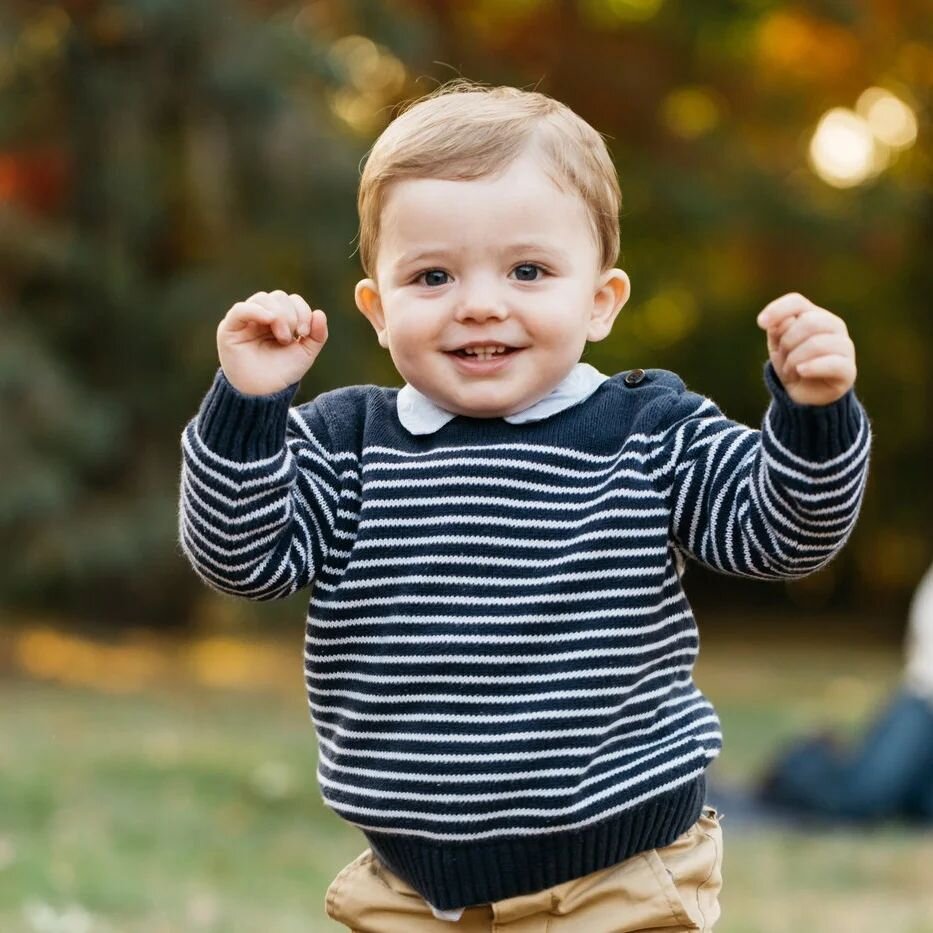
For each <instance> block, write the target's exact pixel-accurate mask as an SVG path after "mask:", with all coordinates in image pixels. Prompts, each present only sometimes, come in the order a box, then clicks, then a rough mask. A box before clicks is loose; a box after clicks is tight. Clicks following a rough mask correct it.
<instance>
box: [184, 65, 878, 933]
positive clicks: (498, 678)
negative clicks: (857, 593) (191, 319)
mask: <svg viewBox="0 0 933 933" xmlns="http://www.w3.org/2000/svg"><path fill="white" fill-rule="evenodd" d="M619 200H620V196H619V186H618V181H617V178H616V175H615V171H614V169H613V165H612V162H611V160H610V157H609V154H608V152H607V150H606V147H605V144H604V142H603V140H602V138H601V136H600V135H599V134H598V133H597V132H596V131H595V130H594V129H593V128H592V127H590V126H589V125H588V124H587V123H586V122H585V121H583V120H582V119H581V118H580V117H578V116H577V115H576V114H574V113H573V112H572V111H571V110H570V109H569V108H567V107H566V106H564V105H562V104H560V103H558V102H557V101H555V100H553V99H551V98H549V97H547V96H545V95H543V94H540V93H535V92H526V91H519V90H516V89H514V88H508V87H498V88H486V87H480V86H475V85H471V84H466V83H463V82H460V83H457V84H455V85H453V86H448V87H445V88H442V89H440V91H438V92H435V93H434V94H432V95H429V96H428V97H427V98H424V99H422V100H421V101H419V102H417V103H415V104H414V105H413V106H411V107H410V108H409V109H407V110H406V111H405V112H404V113H403V114H402V115H401V116H399V117H397V118H396V119H395V120H394V121H393V122H392V123H391V124H390V125H389V126H388V128H387V129H386V130H385V132H384V133H383V134H382V135H381V136H380V137H379V139H378V140H377V142H376V144H375V145H374V147H373V149H372V150H371V152H370V154H369V157H368V159H367V162H366V165H365V168H364V171H363V175H362V179H361V184H360V192H359V210H360V258H361V262H362V265H363V269H364V271H365V274H366V276H367V277H366V278H364V279H363V280H362V281H361V282H359V284H358V285H357V287H356V304H357V306H358V307H359V309H360V311H361V312H362V313H363V314H364V315H365V316H366V318H367V319H368V320H369V322H370V323H371V324H372V326H373V328H374V330H375V332H376V335H377V337H378V340H379V343H380V345H381V346H383V347H385V348H386V349H387V350H388V351H389V353H390V355H391V357H392V361H393V363H394V365H395V367H396V369H397V370H398V372H399V375H400V376H401V377H402V379H403V380H404V382H405V385H404V386H403V387H402V388H401V389H398V388H384V387H380V386H375V385H359V386H348V387H345V388H339V389H335V390H333V391H329V392H324V393H322V394H320V395H318V396H317V397H316V398H315V399H314V400H313V401H310V402H307V403H305V404H303V405H299V406H297V407H291V404H290V403H291V401H292V399H293V397H294V395H295V393H296V390H297V389H298V385H299V381H300V379H301V378H302V376H303V375H304V374H305V373H306V372H307V371H308V369H309V368H310V367H311V366H312V365H313V363H314V361H315V359H316V358H317V355H318V353H320V352H321V350H322V348H323V347H324V345H325V343H326V341H327V320H326V316H325V314H324V312H323V311H321V310H320V309H312V308H311V307H310V306H309V305H308V304H307V303H306V302H305V300H304V299H303V298H302V297H301V296H299V295H294V294H293V295H289V294H285V293H284V292H282V291H272V292H258V293H257V294H255V295H252V296H251V297H250V298H248V299H247V300H246V301H242V302H238V303H236V304H234V305H233V306H232V307H231V308H230V310H229V311H228V312H227V314H226V316H225V317H224V318H223V320H222V321H221V322H220V325H219V327H218V329H217V345H218V352H219V358H220V364H221V365H220V368H219V369H218V371H217V372H216V374H215V378H214V383H213V386H212V387H211V388H210V391H209V392H208V393H207V395H206V397H205V398H204V400H203V402H202V404H201V407H200V410H199V412H198V414H197V417H196V418H194V419H192V421H191V422H190V423H189V424H188V425H187V426H186V427H185V430H184V434H183V437H182V453H183V463H182V477H181V490H180V525H179V534H180V541H181V546H182V548H183V550H184V553H185V554H186V555H187V557H188V559H189V560H190V562H191V563H192V565H193V567H194V569H195V570H196V572H197V573H198V574H199V575H200V576H201V578H202V579H203V580H204V581H205V583H207V584H208V585H209V586H211V587H213V588H215V589H217V590H220V591H222V592H224V593H231V594H234V595H237V596H241V597H245V598H248V599H256V600H266V599H276V598H281V597H286V596H289V595H290V594H292V593H294V592H295V591H296V590H298V589H301V588H303V587H307V586H310V587H311V594H310V601H309V608H308V612H307V619H306V636H305V665H304V666H305V680H306V684H307V690H308V700H309V705H310V711H311V718H312V720H313V722H314V726H315V730H316V732H317V736H318V743H319V752H320V763H319V767H318V780H319V783H320V788H321V791H322V793H323V796H324V799H325V801H326V802H327V804H328V805H329V806H330V807H331V808H333V810H334V811H335V812H336V813H337V814H339V815H340V816H341V817H343V818H344V819H346V820H348V821H349V822H351V823H352V824H354V825H355V826H357V827H359V828H360V829H361V830H362V832H363V833H364V835H365V837H366V840H367V842H368V844H369V848H367V850H366V851H365V852H364V853H363V854H362V855H361V856H360V857H359V858H358V859H356V860H355V861H353V862H352V863H351V864H350V865H348V866H347V867H346V868H345V869H344V870H343V871H341V872H340V874H339V875H338V876H337V878H336V879H335V880H334V881H333V883H332V884H331V886H330V888H329V890H328V892H327V899H326V910H327V912H328V914H329V915H330V916H331V917H332V918H334V919H335V920H337V921H339V922H341V923H343V924H344V925H346V926H347V927H349V928H350V929H351V930H356V931H379V933H395V931H397V933H414V931H440V933H445V931H446V933H478V931H489V930H493V929H495V930H509V931H511V933H530V931H541V933H543V931H545V930H547V931H549V933H571V931H586V933H612V931H638V930H655V929H657V928H664V929H671V930H710V929H712V927H713V924H714V923H715V921H716V919H717V918H718V916H719V903H718V894H719V889H720V884H721V880H720V878H721V876H720V868H721V860H722V848H721V832H720V828H719V824H718V819H717V815H716V813H715V811H713V810H712V809H711V808H708V807H706V806H705V804H704V791H705V783H704V775H705V772H706V769H707V768H708V767H709V764H710V762H711V761H712V760H713V759H714V758H715V757H716V756H717V754H718V753H719V750H720V746H721V734H720V727H719V722H718V719H717V717H716V713H715V711H714V710H713V707H712V706H711V704H710V703H709V701H708V700H707V699H706V698H705V697H704V696H703V694H702V693H701V692H700V691H699V690H698V689H697V687H696V686H695V684H694V683H693V680H692V676H691V674H692V670H693V665H694V661H695V660H696V657H697V650H698V636H697V627H696V624H695V621H694V618H693V614H692V612H691V608H690V604H689V603H688V601H687V598H686V596H685V595H684V590H683V587H682V584H681V576H682V574H683V571H684V566H685V561H686V559H687V558H688V557H692V558H694V559H695V560H698V561H700V562H702V563H703V564H706V565H707V566H709V567H712V568H714V569H715V570H718V571H721V572H723V573H725V574H736V575H742V576H750V577H757V578H761V579H762V580H771V579H777V578H785V577H800V576H804V575H806V574H808V573H810V572H812V571H814V570H816V569H817V568H819V567H822V566H823V565H825V564H826V563H827V562H828V561H829V560H831V559H832V557H833V556H834V555H835V554H836V553H837V552H838V550H839V549H840V548H841V546H842V545H843V542H844V541H845V540H846V538H847V537H848V535H849V533H850V531H851V529H852V526H853V524H854V522H855V520H856V516H857V514H858V510H859V506H860V502H861V498H862V492H863V489H864V486H865V481H866V475H867V470H868V452H869V443H870V428H869V423H868V420H867V418H866V415H865V413H864V411H863V409H862V407H861V405H860V403H859V402H858V400H857V398H856V396H855V394H854V390H853V388H852V387H853V383H854V380H855V371H856V370H855V354H854V348H853V344H852V341H851V340H850V339H849V337H848V334H847V331H846V326H845V324H844V323H843V321H842V320H840V318H839V317H837V316H836V315H834V314H832V313H831V312H829V311H827V310H825V309H823V308H820V307H818V306H817V305H815V304H813V303H812V302H810V301H808V300H807V299H806V298H804V297H803V296H801V295H799V294H788V295H784V296H783V297H781V298H778V299H777V300H776V301H773V302H772V303H771V304H769V305H768V306H767V307H766V308H764V310H763V311H761V313H760V314H759V315H758V317H757V323H758V325H759V327H760V328H761V329H762V330H764V331H765V332H766V334H767V348H768V356H769V360H768V362H767V364H766V365H765V371H764V381H765V383H766V386H767V389H768V391H769V393H770V404H769V406H768V409H767V411H766V413H765V414H764V417H763V420H762V424H761V430H760V431H757V430H752V429H751V428H748V427H746V426H744V425H741V424H738V423H736V422H734V421H731V420H729V419H728V418H726V417H725V416H724V415H723V414H722V413H721V412H720V411H719V410H718V409H717V407H716V406H715V405H714V404H713V402H711V401H710V400H709V399H707V398H704V397H703V396H702V395H698V394H695V393H693V392H691V391H689V390H687V389H686V388H685V386H684V383H683V382H682V381H681V380H680V379H679V378H678V377H677V376H676V375H674V374H673V373H671V372H667V371H664V370H661V369H633V370H629V371H626V372H620V373H617V374H616V375H613V376H607V375H605V374H603V373H601V372H599V371H598V370H597V369H595V368H594V367H593V366H591V365H588V364H587V363H583V362H580V360H581V357H582V355H583V353H584V350H585V348H586V344H587V342H588V341H596V340H602V339H604V338H605V337H606V336H607V335H608V334H609V332H610V330H611V328H612V325H613V322H614V321H615V319H616V316H617V315H618V314H619V311H620V309H621V308H622V306H623V305H624V304H625V302H626V301H627V299H628V297H629V288H630V286H629V279H628V277H627V275H626V274H625V272H623V271H622V270H621V269H618V268H614V263H615V261H616V257H617V255H618V251H619V229H618V214H619ZM750 624H753V623H750Z"/></svg>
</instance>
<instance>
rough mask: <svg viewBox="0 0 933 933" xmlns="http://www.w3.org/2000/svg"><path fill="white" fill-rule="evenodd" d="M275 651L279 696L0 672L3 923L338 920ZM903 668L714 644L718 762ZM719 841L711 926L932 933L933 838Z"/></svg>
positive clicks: (342, 844)
mask: <svg viewBox="0 0 933 933" xmlns="http://www.w3.org/2000/svg"><path fill="white" fill-rule="evenodd" d="M279 647H280V649H281V657H282V658H285V659H290V660H287V661H284V662H283V670H282V672H281V680H280V683H281V684H282V686H281V688H280V689H278V690H276V689H269V688H266V689H262V690H257V689H253V690H251V691H246V690H242V689H232V688H218V687H208V686H204V685H203V684H200V685H199V684H197V683H195V682H192V681H188V682H184V681H183V680H179V681H174V682H173V681H169V682H167V683H165V684H163V685H162V686H149V687H148V688H147V689H146V690H145V691H142V692H122V693H103V692H97V691H94V690H91V689H87V688H82V687H74V686H68V687H66V686H63V685H61V684H57V683H51V682H44V681H41V680H36V679H27V678H24V677H22V676H18V675H15V674H12V675H10V676H7V677H6V678H5V679H4V680H3V681H0V735H2V736H3V739H2V745H0V930H2V931H4V933H19V931H24V933H111V931H112V933H177V931H184V933H187V931H195V933H197V931H218V933H219V931H223V933H227V931H230V933H237V931H250V933H252V931H273V933H291V931H295V933H297V931H302V933H308V931H311V933H314V931H336V930H339V929H342V928H341V927H338V926H336V925H335V924H333V923H331V922H330V921H328V919H327V918H326V916H325V914H324V910H323V896H324V891H325V889H326V887H327V885H328V883H329V882H330V880H331V878H332V877H333V875H334V874H335V873H336V871H337V870H338V869H339V868H340V867H342V866H343V865H344V864H345V863H346V862H348V861H349V860H350V859H351V858H353V857H354V856H355V855H356V854H357V853H358V852H359V851H361V850H362V848H363V842H362V836H360V835H359V834H358V833H356V832H355V831H354V830H352V829H350V828H349V827H348V826H346V825H345V824H344V823H342V822H341V821H340V820H338V819H337V817H335V816H334V815H333V814H331V813H330V812H329V811H328V810H326V809H325V808H324V806H323V805H322V803H321V801H320V797H319V794H318V791H317V787H316V783H315V778H314V766H315V748H314V741H313V732H312V728H311V724H310V721H309V719H308V715H307V707H306V705H305V701H304V696H303V693H302V684H301V677H300V667H299V664H300V647H299V646H293V645H280V646H279ZM293 651H294V653H295V654H294V659H292V653H293ZM266 660H267V661H268V658H267V659H266ZM899 661H900V659H899V657H898V655H897V653H896V652H893V651H888V650H881V649H869V648H858V647H854V646H836V647H833V648H823V649H812V648H811V649H809V650H807V649H804V648H802V647H800V646H793V647H787V646H781V645H779V644H770V643H769V644H767V645H754V644H748V643H745V644H742V645H736V644H734V643H728V644H727V643H724V642H709V643H707V642H704V646H703V654H702V660H701V663H700V665H699V667H698V670H697V680H698V682H699V684H700V686H701V687H702V688H703V689H704V691H705V692H706V693H707V694H708V695H709V696H710V698H711V699H712V700H713V702H714V703H715V704H716V706H717V708H718V710H719V712H720V715H721V717H722V720H723V726H724V730H725V736H726V751H725V752H724V754H723V756H722V757H721V758H720V760H719V761H718V762H717V763H716V766H715V768H716V773H717V774H718V775H719V776H720V777H723V778H725V779H728V780H742V779H747V778H749V777H751V776H752V775H753V774H755V773H756V772H757V771H758V770H759V769H760V767H761V766H762V764H763V763H764V762H765V761H766V760H767V759H768V757H769V756H770V755H771V754H772V753H773V750H774V748H775V747H776V745H777V744H778V743H779V742H780V741H781V740H782V739H783V738H785V737H787V736H791V735H795V734H797V733H798V732H799V731H800V730H803V729H806V728H808V727H810V726H813V725H815V724H826V723H842V724H843V725H844V726H845V727H847V728H852V729H855V728H857V727H858V725H859V724H860V723H861V722H862V721H863V720H864V719H865V718H866V717H867V716H868V715H869V714H870V713H871V711H872V710H873V709H874V708H875V705H876V704H877V703H878V702H879V701H881V700H882V699H883V697H884V696H885V695H886V693H887V692H888V690H889V689H890V688H891V686H892V685H893V684H894V683H895V681H896V678H897V676H898V667H899ZM840 672H845V673H844V675H841V674H840ZM724 832H725V835H726V850H725V851H726V856H725V879H726V881H725V887H724V891H723V897H722V904H723V918H722V920H721V921H720V923H719V924H718V925H717V933H790V931H793V933H811V931H812V933H822V931H831V933H836V931H842V930H846V931H849V933H858V931H866V933H867V931H872V933H875V931H885V933H933V833H927V834H923V833H919V832H908V831H906V830H902V829H897V828H887V829H884V830H881V831H878V832H873V833H871V834H855V833H833V834H829V835H823V836H805V835H801V834H793V833H788V834H784V833H778V832H775V831H763V830H761V831H760V830H747V829H740V828H738V827H736V828H735V829H733V831H732V832H730V826H729V819H728V813H727V814H726V817H725V822H724ZM451 929H452V931H453V929H454V928H453V927H451ZM594 933H600V931H594Z"/></svg>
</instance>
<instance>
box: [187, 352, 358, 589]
mask: <svg viewBox="0 0 933 933" xmlns="http://www.w3.org/2000/svg"><path fill="white" fill-rule="evenodd" d="M297 388H298V383H294V384H292V385H289V386H288V387H286V388H285V389H282V390H280V391H278V392H275V393H273V394H270V395H264V396H250V395H244V394H242V393H240V392H239V391H238V390H237V389H235V388H234V387H233V386H232V385H231V384H230V383H229V382H228V381H227V379H226V377H225V376H224V372H223V370H222V369H220V370H218V371H217V374H216V377H215V379H214V384H213V386H212V387H211V389H210V391H209V392H208V394H207V395H206V396H205V398H204V401H203V403H202V405H201V408H200V411H199V413H198V416H197V417H196V418H194V419H192V420H191V421H190V422H189V423H188V424H187V425H186V427H185V430H184V432H183V434H182V439H181V445H182V472H181V487H180V495H179V541H180V544H181V547H182V550H183V552H184V554H185V556H186V557H187V558H188V560H189V562H190V563H191V565H192V567H193V568H194V570H195V572H196V573H197V574H198V575H199V576H200V577H201V579H202V580H204V582H205V583H207V584H208V585H209V586H210V587H212V588H213V589H216V590H219V591H220V592H224V593H230V594H233V595H236V596H241V597H245V598H247V599H255V600H267V599H280V598H284V597H286V596H289V595H291V594H292V593H294V592H295V591H296V590H298V589H301V588H302V587H305V586H308V585H309V584H310V583H311V581H312V580H313V579H314V576H315V574H316V573H317V572H318V571H319V569H320V568H321V566H322V565H323V563H324V560H325V559H326V557H327V554H328V551H329V549H330V547H331V543H332V540H333V533H334V524H335V516H336V512H337V502H338V499H339V497H340V492H341V490H340V486H341V471H340V469H339V466H338V462H339V460H340V457H339V455H336V454H334V453H333V452H332V446H331V441H330V435H329V432H328V428H327V424H326V422H325V420H324V417H323V414H322V412H321V410H320V406H317V405H314V404H311V405H305V406H302V407H301V408H300V409H290V408H289V403H290V401H291V400H292V398H293V397H294V395H295V392H296V391H297Z"/></svg>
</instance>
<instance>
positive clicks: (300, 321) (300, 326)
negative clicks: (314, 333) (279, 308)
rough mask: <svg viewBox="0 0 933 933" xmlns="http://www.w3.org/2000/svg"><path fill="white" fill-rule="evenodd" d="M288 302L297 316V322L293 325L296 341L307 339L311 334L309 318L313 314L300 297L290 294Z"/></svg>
mask: <svg viewBox="0 0 933 933" xmlns="http://www.w3.org/2000/svg"><path fill="white" fill-rule="evenodd" d="M288 298H289V301H291V303H292V305H293V306H294V308H295V312H296V314H297V322H296V324H295V334H296V339H299V340H300V339H301V338H302V337H307V336H308V334H310V333H311V317H312V315H313V314H314V312H313V311H312V310H311V306H310V305H309V304H308V302H307V301H305V300H304V298H302V297H301V295H297V294H291V295H289V296H288Z"/></svg>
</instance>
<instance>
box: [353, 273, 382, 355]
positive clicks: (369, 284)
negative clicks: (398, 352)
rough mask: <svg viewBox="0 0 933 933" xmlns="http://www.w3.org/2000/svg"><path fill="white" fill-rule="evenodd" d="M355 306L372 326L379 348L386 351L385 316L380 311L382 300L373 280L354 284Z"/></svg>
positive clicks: (364, 280)
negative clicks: (383, 348)
mask: <svg viewBox="0 0 933 933" xmlns="http://www.w3.org/2000/svg"><path fill="white" fill-rule="evenodd" d="M353 296H354V298H355V299H356V306H357V307H358V308H359V309H360V311H362V312H363V314H364V315H365V317H366V319H367V320H368V321H369V323H370V324H372V325H373V330H375V331H376V336H377V337H378V338H379V346H380V347H385V348H386V349H388V346H389V337H388V333H387V331H386V319H385V314H384V313H383V311H382V299H381V298H380V297H379V286H378V285H377V284H376V280H375V279H361V280H360V281H359V282H357V283H356V290H355V291H354V293H353Z"/></svg>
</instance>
